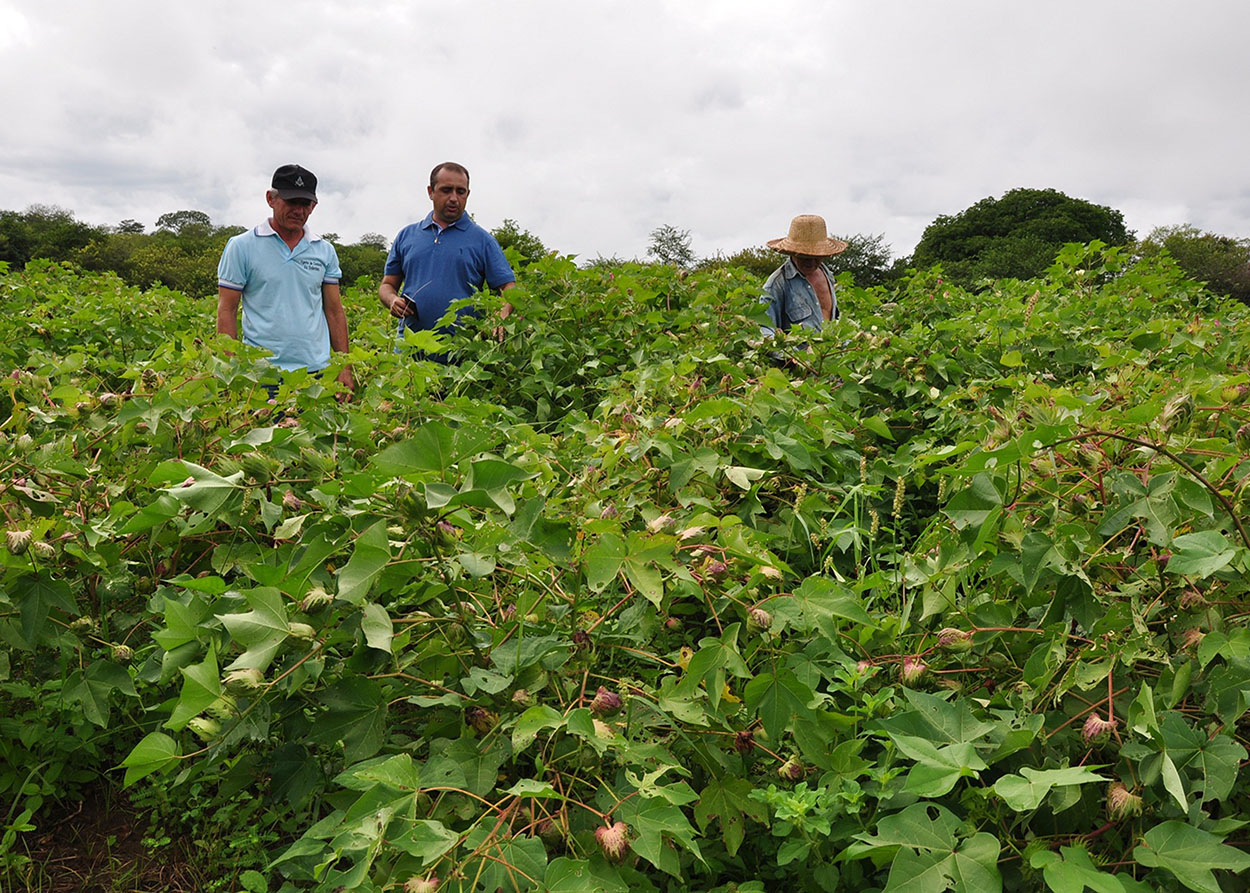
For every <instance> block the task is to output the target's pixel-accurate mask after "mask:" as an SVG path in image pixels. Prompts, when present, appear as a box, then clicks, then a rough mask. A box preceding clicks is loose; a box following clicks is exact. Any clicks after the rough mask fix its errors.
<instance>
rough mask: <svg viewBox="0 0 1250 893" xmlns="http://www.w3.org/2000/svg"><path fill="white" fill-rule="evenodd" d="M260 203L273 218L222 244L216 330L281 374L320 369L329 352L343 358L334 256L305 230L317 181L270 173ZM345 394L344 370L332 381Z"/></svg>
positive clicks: (287, 167) (303, 172)
mask: <svg viewBox="0 0 1250 893" xmlns="http://www.w3.org/2000/svg"><path fill="white" fill-rule="evenodd" d="M265 200H266V201H267V202H268V203H269V207H270V208H271V209H272V210H273V215H272V216H271V217H270V218H269V219H268V220H266V221H265V222H264V223H262V224H260V225H259V226H257V227H255V228H254V229H251V230H249V231H248V232H245V233H240V234H239V235H237V236H235V237H233V238H232V239H231V240H230V241H229V242H227V243H226V248H225V250H224V251H223V252H222V254H221V262H220V263H219V264H218V265H217V331H218V333H220V334H223V335H229V336H230V337H231V338H236V339H237V338H238V337H239V306H240V304H242V306H243V343H244V344H251V345H253V346H255V347H263V348H265V349H266V350H268V351H269V352H270V353H272V354H273V359H272V362H273V364H274V365H275V366H277V367H278V368H280V369H309V370H311V371H313V372H317V371H320V370H321V369H324V368H325V367H326V366H328V365H330V350H331V349H333V350H335V351H338V352H340V353H346V352H347V314H346V313H344V311H343V300H342V297H341V295H340V293H339V278H340V277H341V276H342V275H343V273H342V270H340V269H339V259H338V254H337V253H336V252H335V250H334V246H333V245H331V244H330V243H329V242H327V241H325V240H324V239H322V238H321V237H320V236H319V235H317V234H316V233H314V232H313V231H312V230H310V229H308V227H307V226H306V224H307V221H308V216H309V215H310V214H312V212H313V209H314V208H315V207H316V206H317V178H316V177H315V176H313V174H312V172H311V171H308V170H307V169H305V168H303V167H300V166H299V165H298V164H284V165H283V166H282V167H280V168H278V169H277V170H276V171H274V175H273V183H272V187H271V188H270V189H269V190H268V191H267V192H266V193H265ZM338 380H339V383H340V384H342V385H343V386H344V387H345V388H346V389H347V390H346V391H345V392H341V393H340V394H339V399H347V398H349V397H350V395H351V391H352V387H353V385H354V382H353V380H352V372H351V367H349V366H344V367H343V371H342V372H340V373H339V376H338Z"/></svg>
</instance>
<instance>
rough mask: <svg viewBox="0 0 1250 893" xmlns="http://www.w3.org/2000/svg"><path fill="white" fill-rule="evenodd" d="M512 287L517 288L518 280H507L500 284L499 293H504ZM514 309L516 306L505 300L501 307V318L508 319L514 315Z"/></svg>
mask: <svg viewBox="0 0 1250 893" xmlns="http://www.w3.org/2000/svg"><path fill="white" fill-rule="evenodd" d="M510 288H516V282H505V283H504V284H503V285H501V286H499V293H500V294H503V293H504V292H506V291H507V290H508V289H510ZM514 309H515V308H514V307H513V306H512V305H511V304H509V303H508V302H507V301H504V302H503V306H502V307H500V308H499V318H500V319H507V318H508V317H509V316H511V315H512V311H513V310H514Z"/></svg>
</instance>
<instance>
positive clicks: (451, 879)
mask: <svg viewBox="0 0 1250 893" xmlns="http://www.w3.org/2000/svg"><path fill="white" fill-rule="evenodd" d="M941 280H942V276H941V273H940V271H928V272H920V273H917V274H915V275H913V276H912V277H911V278H910V279H908V280H906V281H904V282H902V283H900V284H899V285H897V286H896V287H894V288H892V289H890V290H886V289H884V288H880V287H878V288H874V289H870V290H864V289H850V288H848V289H844V290H843V292H842V294H841V295H840V302H841V303H842V304H843V306H844V312H845V318H844V319H842V320H841V321H839V322H838V323H837V324H833V325H830V326H829V327H827V328H826V330H825V331H823V332H821V333H808V334H805V335H803V336H801V337H800V336H799V334H798V333H788V334H786V335H785V336H784V337H783V338H782V339H781V341H780V342H762V341H761V339H760V333H759V321H760V311H761V309H762V305H761V304H760V301H759V282H758V281H756V280H754V279H752V278H751V277H750V276H749V275H748V274H745V273H742V272H740V271H738V272H733V271H724V270H707V271H702V272H689V273H688V272H683V271H677V270H675V269H671V268H664V267H647V266H641V265H633V264H603V265H597V266H595V267H593V268H589V269H579V268H578V267H577V266H576V264H575V263H574V261H573V260H572V259H571V258H560V257H556V256H549V257H544V258H539V259H536V260H535V261H534V262H533V263H531V264H529V265H528V266H527V267H526V268H525V270H524V271H523V272H522V275H521V277H520V281H519V283H518V287H517V288H516V289H513V290H510V291H509V293H508V298H509V301H510V302H512V303H513V304H514V305H515V307H516V312H515V313H514V314H513V315H512V316H510V317H509V318H508V319H507V320H506V321H504V323H503V328H504V330H505V337H504V338H503V340H502V341H501V340H498V339H496V338H495V337H494V331H493V330H494V328H495V326H496V324H497V319H495V317H494V313H495V311H496V310H497V307H498V305H499V304H500V303H501V298H499V297H498V296H494V295H489V294H482V295H479V296H477V298H476V299H475V300H476V302H477V303H478V305H479V307H480V310H481V312H480V314H479V315H478V316H477V317H468V318H466V319H465V320H463V321H462V324H461V325H460V327H459V328H458V330H457V331H456V332H455V333H454V334H452V335H450V336H440V339H443V340H441V341H439V342H438V343H437V344H433V343H429V342H426V343H425V347H426V348H433V347H436V346H437V347H439V348H440V349H441V348H442V347H446V348H448V349H450V350H451V351H452V352H453V353H454V354H455V355H456V357H457V360H458V362H457V363H455V364H451V365H446V366H443V365H438V364H435V363H432V362H429V361H427V360H422V359H420V358H419V357H417V356H414V355H412V354H411V350H412V349H414V348H415V347H419V346H420V345H418V344H410V343H406V344H405V345H397V343H396V339H395V336H394V330H393V328H392V327H391V324H390V321H389V320H387V319H385V318H383V317H382V316H381V314H379V313H378V312H377V307H376V298H375V297H374V296H373V295H371V294H370V293H369V292H368V290H367V289H365V290H361V289H356V288H348V289H347V290H346V291H345V306H346V308H347V312H348V316H349V320H350V326H351V333H352V349H351V351H350V353H349V354H348V355H347V356H346V357H345V358H344V359H345V360H348V361H350V362H351V363H352V365H353V369H354V372H355V376H356V378H357V380H358V381H359V382H361V387H360V388H359V389H358V391H357V393H356V394H355V395H354V396H353V400H352V401H350V402H339V401H338V400H337V399H336V397H335V386H334V385H333V384H332V383H331V381H330V380H327V378H332V376H329V377H326V376H323V377H322V378H320V379H318V378H316V377H314V376H312V375H307V374H304V373H299V372H296V373H290V374H286V375H284V376H282V377H281V378H279V376H278V375H277V374H276V372H275V370H274V369H273V368H272V367H270V366H269V365H268V363H267V362H266V360H265V358H264V355H263V352H261V351H255V350H251V349H248V348H245V347H243V346H242V345H239V344H237V343H235V342H230V341H226V340H223V339H220V338H217V337H216V336H215V335H214V334H213V333H212V326H213V316H212V313H211V307H210V306H209V305H208V303H206V302H203V301H198V302H197V301H195V300H190V299H186V298H183V297H182V296H179V295H177V293H173V292H168V291H166V290H163V289H155V290H150V291H139V290H135V289H129V288H127V287H125V286H122V285H120V284H119V283H118V281H117V280H115V279H114V278H113V277H109V276H95V275H81V274H77V273H74V272H73V271H72V270H70V269H67V268H65V267H57V266H51V265H44V266H40V265H38V264H32V265H30V266H29V267H28V268H27V270H25V271H24V272H22V273H18V274H14V273H5V274H3V275H0V301H2V302H4V307H5V309H6V310H8V311H10V316H11V318H13V319H14V320H18V321H20V322H19V323H18V324H17V325H16V326H15V332H14V336H13V337H12V338H11V339H9V341H8V342H7V343H6V344H5V345H3V346H2V347H0V351H4V354H3V355H4V356H5V357H7V358H10V360H11V366H12V370H13V373H12V374H9V375H7V376H5V377H3V378H0V468H3V469H4V472H5V473H4V476H3V479H2V480H3V484H2V485H0V486H3V490H2V491H0V512H3V515H4V525H5V546H6V548H5V549H3V550H0V716H3V717H4V722H5V723H7V725H6V727H5V729H6V735H5V738H6V741H7V742H8V743H7V745H6V746H4V747H3V748H0V784H3V785H4V786H5V787H4V788H3V790H4V791H5V792H7V793H9V795H10V798H11V799H10V803H11V809H10V808H8V807H5V809H6V813H5V814H6V816H7V818H6V826H5V828H6V832H5V836H4V838H3V839H4V841H5V842H4V844H3V846H4V847H5V848H6V849H5V856H6V862H5V865H6V869H5V870H6V871H7V872H8V873H9V877H8V878H6V880H7V879H9V878H12V879H13V882H15V883H16V882H17V880H18V879H20V878H22V877H23V872H27V873H28V872H29V869H30V866H29V864H26V863H22V861H21V859H20V858H19V857H20V856H21V855H22V854H23V853H24V852H26V850H25V849H24V847H25V846H26V845H27V841H29V840H30V835H31V830H29V829H30V828H32V827H33V829H35V830H36V833H37V832H38V830H39V829H42V828H43V827H46V825H47V824H48V823H50V822H55V821H56V820H57V817H58V816H59V815H61V814H62V811H63V810H65V809H67V808H69V807H68V803H69V802H70V801H72V800H73V799H74V798H76V797H79V796H82V795H83V793H84V791H86V790H87V789H88V788H90V787H92V786H101V785H109V786H124V787H126V788H128V792H129V794H130V795H131V796H132V797H133V798H135V799H136V800H137V801H138V802H140V803H146V804H152V806H151V809H152V811H153V815H154V816H157V817H159V816H160V815H161V814H162V811H164V810H168V809H169V808H170V804H176V803H187V804H191V808H190V809H189V810H188V813H187V815H186V816H185V818H186V822H185V823H184V825H194V833H195V834H196V835H197V837H199V836H200V835H203V836H202V838H200V839H204V840H206V841H210V842H211V841H214V840H216V841H222V840H226V841H228V840H231V839H234V838H232V836H231V833H230V832H231V829H229V828H227V827H223V825H224V824H226V823H228V822H230V821H236V822H237V820H236V819H230V818H229V816H241V815H246V817H247V818H246V819H245V820H246V821H248V822H249V834H248V836H247V838H246V840H242V839H240V845H239V846H238V847H236V850H235V851H237V852H238V854H239V855H238V856H237V858H234V859H233V861H234V863H235V864H234V865H233V866H232V867H227V866H225V865H223V863H224V862H230V861H231V859H232V858H233V857H230V856H225V855H222V853H224V852H225V850H224V849H222V847H220V846H215V847H211V848H205V850H204V853H203V857H204V860H205V863H206V866H208V867H209V868H210V869H211V870H214V871H218V872H222V873H223V875H222V877H220V878H217V879H216V881H217V882H218V883H219V884H220V885H223V887H222V888H223V889H224V886H228V885H229V884H230V883H234V881H235V878H234V874H231V876H230V877H226V874H229V873H231V872H233V873H237V875H238V878H237V885H246V886H248V888H249V889H252V888H256V889H261V888H267V889H270V890H278V889H288V890H294V889H310V890H323V891H332V890H335V889H339V888H350V889H357V890H377V891H382V890H394V889H399V888H402V887H403V886H404V885H409V886H410V887H414V888H416V889H422V887H421V886H419V885H421V884H424V885H426V888H428V887H429V885H430V884H433V885H434V886H435V887H436V888H439V889H451V890H464V891H470V890H496V889H504V890H531V889H533V890H537V889H579V890H580V889H605V890H626V889H660V890H663V889H669V890H678V889H690V888H699V889H709V890H728V889H731V888H736V889H773V888H777V887H781V886H790V887H793V888H795V889H813V890H815V889H821V890H826V889H832V890H838V889H881V890H889V891H893V890H934V891H941V890H952V889H953V890H964V889H967V890H977V891H980V890H994V889H1025V888H1028V889H1032V888H1037V889H1053V890H1057V891H1063V890H1067V889H1070V888H1072V887H1073V885H1074V884H1077V883H1084V884H1086V885H1087V886H1090V887H1093V888H1095V889H1116V890H1119V889H1123V890H1136V889H1155V888H1163V889H1167V888H1169V885H1171V886H1173V887H1176V886H1177V885H1180V886H1179V887H1177V888H1178V889H1180V888H1186V889H1194V890H1205V889H1213V886H1212V885H1213V884H1218V883H1223V884H1225V885H1227V884H1235V883H1237V882H1238V881H1239V880H1240V878H1241V877H1242V876H1243V871H1244V869H1245V867H1246V866H1244V865H1243V864H1242V860H1240V859H1239V858H1238V853H1239V849H1238V846H1239V845H1242V844H1244V843H1245V838H1244V834H1243V833H1242V829H1241V828H1240V826H1239V824H1238V822H1237V819H1236V817H1237V816H1238V815H1240V814H1241V813H1242V812H1243V811H1244V807H1245V802H1244V801H1245V797H1246V783H1245V779H1244V778H1243V775H1242V772H1241V766H1242V764H1243V763H1244V761H1245V759H1246V756H1245V753H1246V751H1245V746H1246V745H1245V737H1244V730H1243V729H1242V727H1241V718H1242V716H1243V714H1244V713H1245V710H1246V707H1247V701H1246V696H1245V694H1244V692H1245V691H1246V690H1248V687H1247V684H1246V683H1247V672H1248V671H1247V669H1246V667H1247V666H1250V664H1248V663H1247V661H1248V660H1250V657H1248V655H1250V633H1248V632H1247V626H1246V624H1245V616H1246V609H1245V606H1246V604H1247V591H1246V583H1245V580H1246V571H1247V561H1248V559H1250V551H1248V550H1250V539H1247V532H1246V530H1245V523H1244V521H1243V518H1244V515H1245V511H1244V508H1245V502H1246V494H1245V486H1246V470H1247V468H1250V465H1247V457H1248V455H1250V454H1248V453H1247V449H1248V448H1250V434H1247V433H1246V432H1247V431H1250V409H1248V408H1247V407H1248V406H1250V403H1248V402H1247V400H1246V396H1247V394H1250V375H1248V374H1247V373H1246V372H1245V371H1244V370H1245V369H1246V368H1247V351H1248V350H1250V344H1248V343H1247V341H1246V339H1245V336H1244V334H1243V332H1244V328H1245V327H1244V313H1245V311H1244V309H1243V308H1241V307H1240V306H1238V305H1232V304H1228V303H1222V302H1220V301H1218V300H1216V299H1213V298H1212V297H1211V296H1209V295H1205V294H1201V293H1195V292H1193V291H1192V288H1193V286H1192V284H1191V283H1187V282H1185V280H1184V279H1183V277H1182V276H1181V275H1180V274H1179V273H1178V272H1177V271H1176V270H1175V269H1174V268H1172V267H1170V266H1168V265H1167V263H1166V261H1164V260H1160V259H1149V260H1133V259H1131V258H1128V257H1126V256H1125V255H1124V254H1123V253H1122V252H1120V251H1118V250H1117V249H1106V248H1105V247H1100V246H1097V245H1090V246H1071V247H1070V248H1066V249H1065V250H1064V252H1063V253H1062V254H1061V255H1060V257H1059V258H1058V260H1057V262H1056V264H1055V265H1054V267H1052V269H1051V270H1050V271H1049V272H1048V274H1047V276H1046V277H1045V278H1042V279H1037V280H1032V281H1029V282H1017V281H1010V280H1002V281H999V282H995V283H989V284H987V285H986V287H984V288H981V289H979V290H978V291H977V292H975V293H973V292H967V291H964V290H962V289H959V288H955V287H952V286H950V285H949V283H945V282H943V281H941ZM83 304H87V305H91V306H93V315H94V318H96V319H98V320H99V322H100V326H101V327H102V329H103V330H104V332H105V333H106V334H105V335H100V334H99V333H98V332H97V331H95V330H93V329H92V327H90V326H84V325H82V324H81V321H76V320H75V319H73V318H72V316H71V317H65V316H64V315H63V314H56V313H52V312H51V308H52V306H54V305H72V306H79V305H83ZM132 329H133V330H134V332H133V335H132V336H131V337H128V338H126V337H123V335H124V334H125V333H127V332H130V331H131V330H132ZM122 342H125V345H124V348H123V346H122ZM397 346H399V348H400V352H398V353H397V352H396V347H397ZM779 352H781V354H782V355H783V356H787V357H789V358H790V362H789V363H787V364H782V363H779V362H778V360H777V354H778V353H779ZM266 386H276V394H275V396H274V397H273V398H272V400H273V402H272V403H271V402H270V400H271V397H270V393H269V390H268V389H267V387H266ZM82 741H89V742H90V746H81V742H82ZM15 791H16V792H19V793H17V794H16V795H14V794H13V793H12V792H15ZM227 805H229V806H230V808H229V809H227V808H226V807H227ZM245 807H246V808H245ZM191 813H194V815H192V814H191ZM214 816H220V820H217V819H215V818H214ZM215 822H216V824H215ZM178 827H183V825H179V824H178V823H176V822H174V821H172V820H170V821H169V825H168V827H167V828H166V829H165V833H154V834H152V835H150V837H151V839H152V840H153V843H154V845H157V844H158V842H159V841H160V840H161V839H162V838H163V837H168V836H170V835H169V834H168V833H167V832H168V831H170V830H176V829H177V828H178ZM244 844H246V845H244ZM213 866H217V867H215V868H214V867H213ZM244 872H246V881H245V880H244ZM435 879H436V880H435ZM1213 879H1214V880H1213Z"/></svg>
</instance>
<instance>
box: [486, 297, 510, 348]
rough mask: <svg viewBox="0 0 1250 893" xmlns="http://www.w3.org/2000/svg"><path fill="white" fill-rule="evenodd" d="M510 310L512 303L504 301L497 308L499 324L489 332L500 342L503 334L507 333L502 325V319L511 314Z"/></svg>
mask: <svg viewBox="0 0 1250 893" xmlns="http://www.w3.org/2000/svg"><path fill="white" fill-rule="evenodd" d="M512 310H513V307H512V305H511V304H509V303H508V302H507V301H504V304H503V306H502V307H500V308H499V325H497V326H495V327H494V328H493V329H491V334H492V335H494V336H495V340H496V341H499V342H501V343H502V342H503V339H504V336H505V335H507V334H508V333H507V330H505V329H504V327H503V321H504V320H505V319H507V318H508V317H509V316H511V315H512Z"/></svg>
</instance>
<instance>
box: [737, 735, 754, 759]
mask: <svg viewBox="0 0 1250 893" xmlns="http://www.w3.org/2000/svg"><path fill="white" fill-rule="evenodd" d="M754 749H755V736H754V735H752V734H751V732H750V731H749V730H748V729H743V730H742V731H740V732H738V733H737V734H736V735H734V750H736V751H738V753H740V754H742V755H743V756H746V755H747V754H749V753H750V752H751V751H753V750H754Z"/></svg>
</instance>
